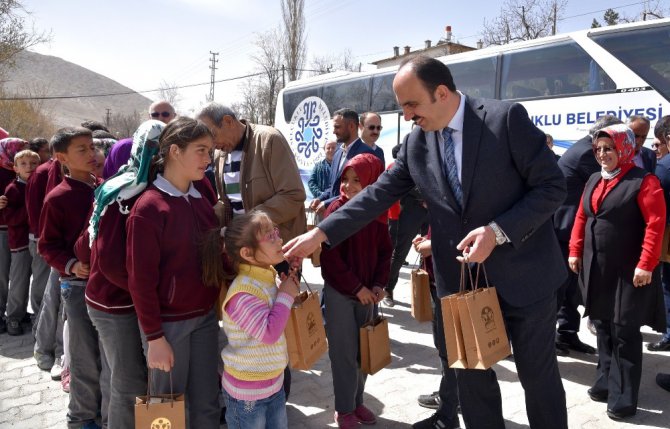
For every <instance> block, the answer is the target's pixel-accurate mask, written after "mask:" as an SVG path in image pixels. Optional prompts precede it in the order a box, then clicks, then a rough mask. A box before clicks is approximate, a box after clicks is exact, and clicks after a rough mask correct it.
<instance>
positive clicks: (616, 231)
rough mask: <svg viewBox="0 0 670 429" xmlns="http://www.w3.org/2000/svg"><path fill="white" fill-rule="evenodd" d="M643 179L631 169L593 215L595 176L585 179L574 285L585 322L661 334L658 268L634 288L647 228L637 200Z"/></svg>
mask: <svg viewBox="0 0 670 429" xmlns="http://www.w3.org/2000/svg"><path fill="white" fill-rule="evenodd" d="M646 175H647V173H646V172H645V171H644V170H643V169H641V168H638V167H633V168H632V169H631V170H630V171H628V172H627V173H626V175H625V176H623V177H622V178H621V181H620V182H619V183H617V184H616V186H615V187H614V188H613V189H612V190H611V191H610V192H609V193H608V194H607V195H606V196H605V199H604V200H603V201H602V203H601V204H600V207H599V209H598V211H597V212H596V213H594V212H593V210H592V208H591V197H592V195H593V190H594V188H595V187H596V185H597V184H598V182H600V179H601V176H600V173H595V174H594V175H593V176H591V178H590V179H589V181H588V183H587V184H586V188H585V190H584V197H583V207H584V213H585V214H586V227H585V231H584V253H583V269H582V271H581V273H580V278H579V283H580V287H581V289H582V296H583V298H584V306H585V308H586V311H585V312H584V315H585V316H586V315H588V316H590V317H591V318H592V319H596V320H610V321H612V322H614V323H617V324H620V325H625V326H642V325H648V326H650V327H651V328H653V329H656V330H657V331H659V332H665V329H666V321H665V310H664V303H663V295H662V291H661V278H660V268H659V266H657V267H656V269H655V270H654V272H653V274H652V282H651V284H649V285H646V286H643V287H634V286H633V275H634V273H635V267H636V266H637V264H638V262H639V260H640V254H641V252H642V242H643V239H644V233H645V228H646V224H645V222H644V218H643V217H642V213H641V211H640V207H639V205H638V202H637V197H638V194H639V192H640V185H641V184H642V180H643V179H644V176H646Z"/></svg>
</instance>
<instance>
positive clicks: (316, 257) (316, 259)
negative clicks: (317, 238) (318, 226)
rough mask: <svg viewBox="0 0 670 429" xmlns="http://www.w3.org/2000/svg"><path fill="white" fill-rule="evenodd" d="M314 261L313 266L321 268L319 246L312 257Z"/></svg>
mask: <svg viewBox="0 0 670 429" xmlns="http://www.w3.org/2000/svg"><path fill="white" fill-rule="evenodd" d="M311 259H312V265H313V266H315V267H320V266H321V245H320V244H319V247H318V248H317V249H316V250H315V251H314V253H312V256H311Z"/></svg>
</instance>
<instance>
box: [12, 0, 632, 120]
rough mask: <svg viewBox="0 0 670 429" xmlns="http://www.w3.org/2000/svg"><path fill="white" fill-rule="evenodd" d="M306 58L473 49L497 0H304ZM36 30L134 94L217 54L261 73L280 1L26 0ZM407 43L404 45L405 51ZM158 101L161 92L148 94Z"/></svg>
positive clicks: (240, 71) (235, 69) (191, 103)
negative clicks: (262, 40) (446, 40)
mask: <svg viewBox="0 0 670 429" xmlns="http://www.w3.org/2000/svg"><path fill="white" fill-rule="evenodd" d="M305 3H306V10H305V14H306V26H307V56H308V63H307V65H309V60H310V59H311V58H312V57H313V56H314V55H315V53H316V54H317V55H321V56H322V55H324V54H330V55H334V54H339V53H341V52H343V51H344V50H345V49H349V50H351V52H352V54H353V56H354V59H355V61H356V62H362V63H363V64H365V63H367V62H370V61H374V60H377V59H380V58H385V57H388V56H391V54H392V47H393V46H395V45H397V46H401V47H402V46H405V45H409V46H411V47H412V49H415V48H417V49H418V48H421V47H422V46H423V44H424V40H426V39H431V40H433V41H437V40H438V39H439V38H440V37H444V27H445V26H446V25H451V26H452V31H453V35H454V37H455V38H456V39H457V40H458V41H460V42H461V43H463V44H467V45H472V46H474V45H475V44H476V42H477V40H478V39H479V34H480V32H481V30H482V27H483V23H484V19H488V20H491V19H493V18H494V17H495V16H496V15H498V12H499V9H500V3H501V2H499V1H493V0H481V1H475V2H456V1H453V0H415V1H414V2H407V1H400V0H363V1H361V0H337V1H334V0H306V1H305ZM24 4H25V6H26V8H27V9H28V10H29V11H30V12H31V13H32V19H33V20H34V24H35V27H36V28H37V29H40V30H45V31H50V32H51V35H52V40H51V42H50V43H47V44H43V45H40V46H37V47H35V48H33V50H35V51H37V52H40V53H43V54H48V55H55V56H58V57H61V58H64V59H66V60H68V61H72V62H74V63H77V64H79V65H82V66H84V67H86V68H89V69H91V70H93V71H96V72H99V73H102V74H104V75H106V76H108V77H110V78H112V79H114V80H116V81H118V82H120V83H122V84H124V85H126V86H129V87H130V88H132V89H134V90H146V89H154V88H157V87H158V86H159V84H160V82H161V81H163V80H167V81H169V82H175V83H176V84H178V85H187V84H194V83H200V82H209V79H210V71H209V68H208V66H209V52H210V51H214V52H219V53H220V55H219V60H220V61H219V63H218V64H217V66H218V67H219V70H217V79H222V78H229V77H235V76H242V75H245V74H248V73H252V72H254V65H253V63H252V62H251V61H250V59H249V57H250V55H251V54H252V53H253V50H254V45H253V42H254V38H255V37H256V36H255V35H256V34H258V33H262V32H264V31H267V30H269V29H271V28H272V27H274V26H277V25H278V24H279V22H280V19H281V14H280V6H279V4H280V3H279V0H114V1H100V0H63V1H55V0H52V1H46V0H24ZM608 7H612V8H615V9H616V10H617V11H618V12H619V13H620V15H622V16H629V17H632V16H635V15H636V14H638V13H639V12H640V11H641V10H642V8H643V5H642V2H641V1H639V0H609V1H605V0H590V1H577V0H568V6H567V9H566V11H565V13H564V16H565V17H566V18H565V19H564V20H562V21H560V22H559V25H558V29H559V32H567V31H574V30H579V29H583V28H588V27H590V24H591V21H592V20H593V18H598V19H600V20H602V19H601V18H602V15H603V12H602V11H603V10H605V9H606V8H608ZM401 49H402V48H401ZM240 83H241V82H240V81H234V82H231V83H220V84H217V86H216V97H215V98H216V100H217V101H219V102H223V103H228V104H229V103H232V102H234V101H236V100H237V98H238V97H239V95H238V94H239V86H240ZM208 93H209V86H208V85H207V86H200V87H196V88H192V89H183V90H180V94H181V96H182V97H183V101H182V102H181V104H180V106H179V107H180V110H181V112H182V113H187V114H188V113H190V112H191V110H192V109H194V108H197V107H198V105H199V104H201V103H202V102H204V99H205V96H206V95H207V94H208ZM145 95H147V96H148V97H149V98H156V97H157V95H156V93H149V94H145Z"/></svg>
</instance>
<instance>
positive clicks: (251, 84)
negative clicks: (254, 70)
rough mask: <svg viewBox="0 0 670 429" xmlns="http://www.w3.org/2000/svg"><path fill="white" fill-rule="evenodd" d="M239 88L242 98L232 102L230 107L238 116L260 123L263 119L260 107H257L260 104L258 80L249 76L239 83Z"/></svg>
mask: <svg viewBox="0 0 670 429" xmlns="http://www.w3.org/2000/svg"><path fill="white" fill-rule="evenodd" d="M239 88H240V92H241V93H242V100H241V101H239V102H237V103H233V105H232V106H231V108H232V109H233V111H235V112H236V113H237V114H238V115H239V116H240V117H242V118H245V119H247V120H249V121H250V122H252V123H254V124H259V123H262V122H263V119H262V118H261V111H260V110H261V109H260V108H259V107H260V105H261V100H260V99H261V94H260V92H261V91H259V88H258V82H256V81H255V80H254V79H251V78H250V79H246V80H245V81H244V82H242V83H241V84H240V86H239ZM273 113H274V112H273Z"/></svg>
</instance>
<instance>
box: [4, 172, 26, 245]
mask: <svg viewBox="0 0 670 429" xmlns="http://www.w3.org/2000/svg"><path fill="white" fill-rule="evenodd" d="M5 196H6V197H7V207H5V209H4V210H2V211H3V212H4V214H5V221H6V222H7V229H8V231H7V241H8V242H9V250H11V251H12V252H20V251H22V250H26V249H28V212H27V211H26V182H24V181H23V180H21V179H18V178H17V179H14V181H13V182H12V183H10V184H9V185H8V186H7V189H5Z"/></svg>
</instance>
